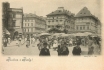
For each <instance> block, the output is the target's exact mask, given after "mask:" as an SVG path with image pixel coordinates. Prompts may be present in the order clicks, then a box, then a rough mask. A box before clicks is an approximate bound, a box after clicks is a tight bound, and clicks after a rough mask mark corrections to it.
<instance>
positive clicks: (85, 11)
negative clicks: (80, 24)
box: [75, 7, 98, 20]
mask: <svg viewBox="0 0 104 70" xmlns="http://www.w3.org/2000/svg"><path fill="white" fill-rule="evenodd" d="M89 16H90V17H93V18H94V19H96V20H98V18H97V17H95V16H94V15H92V14H91V12H90V11H89V10H88V8H87V7H84V8H83V9H81V10H80V11H79V12H78V13H77V14H76V16H75V17H89Z"/></svg>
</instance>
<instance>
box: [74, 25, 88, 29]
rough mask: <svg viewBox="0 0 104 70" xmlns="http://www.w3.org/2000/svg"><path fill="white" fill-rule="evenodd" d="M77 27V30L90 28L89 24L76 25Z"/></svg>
mask: <svg viewBox="0 0 104 70" xmlns="http://www.w3.org/2000/svg"><path fill="white" fill-rule="evenodd" d="M76 29H77V30H89V26H85V25H83V26H76Z"/></svg>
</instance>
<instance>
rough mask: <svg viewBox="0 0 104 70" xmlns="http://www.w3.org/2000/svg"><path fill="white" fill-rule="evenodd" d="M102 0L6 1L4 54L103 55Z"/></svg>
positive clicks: (4, 5) (3, 22) (4, 11)
mask: <svg viewBox="0 0 104 70" xmlns="http://www.w3.org/2000/svg"><path fill="white" fill-rule="evenodd" d="M101 15H102V14H101V4H100V0H65V1H64V0H52V1H50V0H44V1H42V0H37V1H33V0H31V1H26V2H25V1H13V0H10V1H9V0H8V1H4V2H2V26H1V27H2V45H1V46H2V47H1V51H2V54H3V55H33V56H72V57H73V56H79V57H80V56H86V55H87V56H93V55H97V56H99V55H102V51H103V49H102V45H101V44H102V33H101V31H102V22H101Z"/></svg>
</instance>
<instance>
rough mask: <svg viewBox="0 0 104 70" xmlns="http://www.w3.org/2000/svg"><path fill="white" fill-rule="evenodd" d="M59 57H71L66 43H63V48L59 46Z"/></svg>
mask: <svg viewBox="0 0 104 70" xmlns="http://www.w3.org/2000/svg"><path fill="white" fill-rule="evenodd" d="M57 52H58V56H68V55H69V49H68V47H66V43H62V44H61V46H60V45H59V46H58V50H57Z"/></svg>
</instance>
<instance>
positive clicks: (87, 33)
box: [84, 32, 92, 35]
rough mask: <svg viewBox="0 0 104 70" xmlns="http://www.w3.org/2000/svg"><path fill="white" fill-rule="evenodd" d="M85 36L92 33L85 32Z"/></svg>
mask: <svg viewBox="0 0 104 70" xmlns="http://www.w3.org/2000/svg"><path fill="white" fill-rule="evenodd" d="M84 34H85V35H91V34H92V33H91V32H84Z"/></svg>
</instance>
